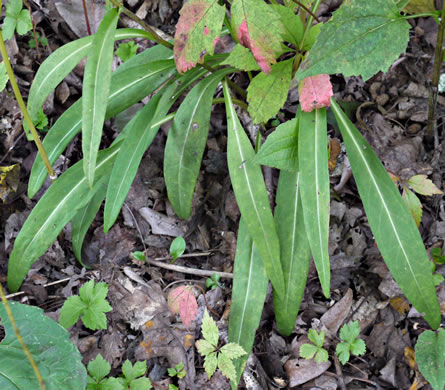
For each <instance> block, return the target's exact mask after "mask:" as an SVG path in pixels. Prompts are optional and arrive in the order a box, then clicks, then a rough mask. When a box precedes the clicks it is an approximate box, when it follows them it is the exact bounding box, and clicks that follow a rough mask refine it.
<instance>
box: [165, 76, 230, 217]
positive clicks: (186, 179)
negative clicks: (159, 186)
mask: <svg viewBox="0 0 445 390" xmlns="http://www.w3.org/2000/svg"><path fill="white" fill-rule="evenodd" d="M232 71H233V69H232V68H226V69H221V70H219V71H217V72H215V73H213V74H212V75H210V76H208V77H207V78H205V79H204V80H202V81H201V82H199V83H198V84H197V85H196V86H195V87H194V88H193V89H192V90H191V91H190V92H189V93H188V94H187V96H186V98H185V99H184V101H183V102H182V104H181V106H180V107H179V109H178V111H177V113H176V115H175V119H174V120H173V125H172V127H171V129H170V131H169V133H168V138H167V143H166V145H165V151H164V178H165V184H166V186H167V192H168V199H169V200H170V203H171V204H172V206H173V208H174V210H175V212H176V214H178V215H179V216H180V217H181V218H183V219H188V218H189V217H190V212H191V208H192V199H193V191H194V189H195V185H196V181H197V180H198V175H199V168H200V167H201V160H202V155H203V154H204V149H205V145H206V142H207V136H208V134H209V126H210V114H211V111H212V97H213V95H214V93H215V89H216V87H217V86H218V84H219V82H220V81H221V79H222V78H223V77H224V76H225V75H226V74H228V73H230V72H232Z"/></svg>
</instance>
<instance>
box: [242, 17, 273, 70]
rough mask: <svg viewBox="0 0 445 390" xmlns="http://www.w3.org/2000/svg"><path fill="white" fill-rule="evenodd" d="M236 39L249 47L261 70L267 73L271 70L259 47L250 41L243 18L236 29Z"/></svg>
mask: <svg viewBox="0 0 445 390" xmlns="http://www.w3.org/2000/svg"><path fill="white" fill-rule="evenodd" d="M238 39H239V41H240V43H241V45H243V46H244V47H247V48H248V49H250V51H251V52H252V54H253V56H254V58H255V60H256V62H257V63H258V65H259V67H260V68H261V70H262V71H263V72H264V73H266V74H269V73H270V72H271V70H272V67H271V66H270V65H269V62H268V61H267V59H266V57H265V56H264V55H263V54H262V53H261V48H259V47H257V46H255V44H254V42H252V40H251V39H250V35H249V29H248V27H247V22H246V20H243V21H242V23H241V25H240V28H239V30H238Z"/></svg>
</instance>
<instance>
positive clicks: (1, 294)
mask: <svg viewBox="0 0 445 390" xmlns="http://www.w3.org/2000/svg"><path fill="white" fill-rule="evenodd" d="M0 9H1V1H0ZM0 297H1V300H2V302H3V305H4V306H5V311H6V315H7V316H8V318H9V321H10V322H11V326H12V329H13V331H14V333H15V336H16V337H17V340H18V341H19V343H20V345H21V346H22V349H23V352H24V353H25V355H26V357H27V359H28V360H29V363H30V364H31V367H32V369H33V370H34V373H35V374H36V377H37V380H38V381H39V385H40V390H45V389H46V387H45V382H44V381H43V378H42V375H41V374H40V371H39V368H38V367H37V364H36V362H35V361H34V359H33V357H32V355H31V353H30V352H29V349H28V347H27V346H26V344H25V341H24V340H23V338H22V335H21V334H20V332H19V330H18V328H17V324H16V323H15V319H14V316H13V315H12V311H11V308H10V306H9V303H8V300H7V299H6V295H5V292H4V291H3V287H2V285H1V284H0Z"/></svg>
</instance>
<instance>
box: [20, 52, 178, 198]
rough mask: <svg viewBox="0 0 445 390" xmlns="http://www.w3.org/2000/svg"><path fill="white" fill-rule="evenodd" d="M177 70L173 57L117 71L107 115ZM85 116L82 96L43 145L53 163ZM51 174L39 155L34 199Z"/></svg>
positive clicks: (33, 181)
mask: <svg viewBox="0 0 445 390" xmlns="http://www.w3.org/2000/svg"><path fill="white" fill-rule="evenodd" d="M134 58H136V57H134ZM145 59H146V60H149V58H148V57H145ZM130 61H131V60H129V61H128V62H130ZM124 65H125V64H124ZM118 69H120V68H118ZM175 72H176V68H175V63H174V62H173V60H161V61H155V62H148V63H145V64H144V63H142V64H138V65H136V66H130V67H125V70H123V71H119V72H118V71H116V72H115V73H114V74H113V77H112V79H111V91H110V95H109V97H108V107H107V114H106V118H107V119H108V118H111V117H113V116H115V115H117V114H118V113H119V112H122V111H124V110H126V109H127V108H128V107H130V106H132V105H133V104H135V103H137V102H138V101H139V100H141V99H142V98H144V97H145V96H147V95H149V94H150V93H152V92H153V91H155V90H156V89H157V88H159V87H160V86H161V85H162V84H163V83H164V82H165V81H166V80H167V79H168V78H169V77H171V75H172V74H174V73H175ZM81 116H82V99H79V100H78V101H77V102H76V103H74V104H73V105H72V106H71V107H70V108H69V109H68V110H66V111H65V112H64V113H63V114H62V116H61V117H60V118H59V119H58V120H57V122H56V123H55V124H54V125H53V127H52V128H51V129H50V131H49V133H48V134H47V135H46V137H45V139H44V140H43V146H44V147H45V150H46V151H47V153H48V159H49V161H50V163H51V164H53V163H54V162H55V161H56V160H57V159H58V158H59V156H60V154H61V153H62V152H63V150H64V149H65V148H66V147H67V145H68V144H69V142H70V141H71V140H72V139H73V138H74V136H75V135H76V134H78V133H79V131H80V128H81V124H82V118H81ZM47 173H48V172H47V171H46V168H45V164H44V163H43V160H42V158H41V156H40V154H37V156H36V159H35V161H34V165H33V167H32V170H31V176H30V179H29V184H28V196H29V197H30V198H32V197H33V196H34V195H35V193H36V192H37V191H38V190H39V188H40V187H41V186H42V184H43V182H44V181H45V178H46V176H47Z"/></svg>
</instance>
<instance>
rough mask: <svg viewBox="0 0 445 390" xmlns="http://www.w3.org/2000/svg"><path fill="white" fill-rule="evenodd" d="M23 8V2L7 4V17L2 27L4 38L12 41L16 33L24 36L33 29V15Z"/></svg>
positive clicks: (16, 0)
mask: <svg viewBox="0 0 445 390" xmlns="http://www.w3.org/2000/svg"><path fill="white" fill-rule="evenodd" d="M22 8H23V2H22V0H9V1H8V4H6V15H5V20H4V22H3V25H2V32H3V38H4V39H5V40H8V39H11V38H12V36H13V35H14V31H17V33H18V34H20V35H24V34H26V33H27V32H28V31H29V30H31V29H32V22H31V15H30V13H29V11H28V10H27V9H22Z"/></svg>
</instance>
